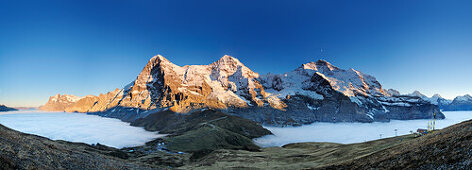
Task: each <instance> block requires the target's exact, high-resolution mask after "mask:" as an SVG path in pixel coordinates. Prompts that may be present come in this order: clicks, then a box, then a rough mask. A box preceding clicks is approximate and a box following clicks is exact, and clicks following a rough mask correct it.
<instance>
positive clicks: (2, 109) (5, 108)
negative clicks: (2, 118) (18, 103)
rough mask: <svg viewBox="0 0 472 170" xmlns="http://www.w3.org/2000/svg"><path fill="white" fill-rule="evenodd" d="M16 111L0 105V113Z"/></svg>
mask: <svg viewBox="0 0 472 170" xmlns="http://www.w3.org/2000/svg"><path fill="white" fill-rule="evenodd" d="M15 110H18V109H15V108H11V107H7V106H5V105H0V112H8V111H15Z"/></svg>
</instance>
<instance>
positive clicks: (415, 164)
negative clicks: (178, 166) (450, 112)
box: [182, 120, 472, 169]
mask: <svg viewBox="0 0 472 170" xmlns="http://www.w3.org/2000/svg"><path fill="white" fill-rule="evenodd" d="M182 168H183V169H187V168H192V169H220V168H247V169H310V168H313V169H471V168H472V120H469V121H466V122H462V123H460V124H457V125H453V126H450V127H448V128H445V129H443V130H440V131H438V132H436V133H435V134H431V135H426V136H423V137H419V138H415V137H414V136H413V135H406V136H399V137H394V138H387V139H382V140H376V141H370V142H364V143H357V144H347V145H345V144H336V143H295V144H288V145H285V146H283V147H272V148H264V149H262V150H261V152H250V151H241V150H218V151H214V152H212V153H211V154H209V155H207V156H205V157H203V158H201V159H199V160H198V161H196V162H194V163H192V164H190V165H187V166H185V167H182Z"/></svg>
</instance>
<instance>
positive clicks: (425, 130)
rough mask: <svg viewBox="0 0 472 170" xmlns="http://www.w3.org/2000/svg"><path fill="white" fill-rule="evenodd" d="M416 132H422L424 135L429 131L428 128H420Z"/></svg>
mask: <svg viewBox="0 0 472 170" xmlns="http://www.w3.org/2000/svg"><path fill="white" fill-rule="evenodd" d="M416 132H418V133H420V134H422V135H426V134H428V133H429V131H428V129H418V130H416Z"/></svg>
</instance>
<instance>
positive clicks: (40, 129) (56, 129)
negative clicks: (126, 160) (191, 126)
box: [0, 111, 164, 148]
mask: <svg viewBox="0 0 472 170" xmlns="http://www.w3.org/2000/svg"><path fill="white" fill-rule="evenodd" d="M0 124H2V125H4V126H6V127H9V128H12V129H15V130H18V131H20V132H24V133H29V134H35V135H39V136H44V137H47V138H50V139H53V140H65V141H71V142H83V143H88V144H96V143H100V144H104V145H107V146H113V147H117V148H122V147H130V146H139V145H144V144H145V143H146V142H148V141H151V140H153V139H155V138H158V137H162V136H164V135H161V134H157V132H148V131H145V130H144V129H143V128H140V127H133V126H130V125H129V123H126V122H123V121H121V120H118V119H113V118H104V117H100V116H95V115H87V114H84V113H64V112H36V111H12V112H3V113H0Z"/></svg>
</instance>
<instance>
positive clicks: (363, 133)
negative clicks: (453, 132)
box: [254, 111, 472, 147]
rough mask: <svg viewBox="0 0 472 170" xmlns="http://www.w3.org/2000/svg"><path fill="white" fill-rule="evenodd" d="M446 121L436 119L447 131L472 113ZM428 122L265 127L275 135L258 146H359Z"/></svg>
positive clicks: (449, 116)
mask: <svg viewBox="0 0 472 170" xmlns="http://www.w3.org/2000/svg"><path fill="white" fill-rule="evenodd" d="M444 114H445V115H446V119H444V120H436V127H437V128H444V127H447V126H450V125H453V124H456V123H459V122H462V121H465V120H469V119H472V112H470V111H469V112H466V111H463V112H444ZM427 124H428V120H406V121H402V120H392V121H391V122H388V123H381V122H374V123H313V124H310V125H305V126H301V127H285V128H279V127H265V128H267V129H269V130H270V131H272V133H273V134H274V135H268V136H264V137H261V138H257V139H255V140H254V141H255V143H256V144H258V145H260V146H264V147H269V146H282V145H285V144H288V143H296V142H334V143H344V144H349V143H359V142H365V141H370V140H376V139H379V138H380V134H382V138H386V137H393V136H395V129H397V130H398V131H397V134H398V135H404V134H409V133H410V131H414V132H416V129H418V128H425V129H426V127H427Z"/></svg>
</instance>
